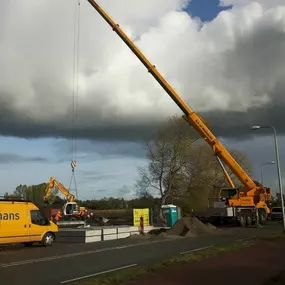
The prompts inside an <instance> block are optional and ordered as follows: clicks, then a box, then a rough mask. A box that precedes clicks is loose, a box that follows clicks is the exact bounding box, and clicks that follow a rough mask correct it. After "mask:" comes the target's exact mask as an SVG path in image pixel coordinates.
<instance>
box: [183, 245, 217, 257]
mask: <svg viewBox="0 0 285 285" xmlns="http://www.w3.org/2000/svg"><path fill="white" fill-rule="evenodd" d="M211 247H213V245H210V246H206V247H200V248H195V249H191V250H187V251H183V252H181V253H180V254H181V255H183V254H186V253H191V252H196V251H201V250H204V249H208V248H211Z"/></svg>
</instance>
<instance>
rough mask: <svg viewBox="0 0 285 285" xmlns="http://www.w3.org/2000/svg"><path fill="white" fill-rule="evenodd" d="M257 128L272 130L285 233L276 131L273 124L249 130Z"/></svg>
mask: <svg viewBox="0 0 285 285" xmlns="http://www.w3.org/2000/svg"><path fill="white" fill-rule="evenodd" d="M259 129H272V130H273V135H274V143H275V154H276V166H277V175H278V184H279V192H280V199H281V207H282V221H283V232H284V233H285V213H284V200H283V189H282V178H281V170H280V160H279V149H278V141H277V133H276V129H275V128H274V127H273V126H252V127H251V130H259Z"/></svg>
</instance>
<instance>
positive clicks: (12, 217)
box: [0, 202, 29, 244]
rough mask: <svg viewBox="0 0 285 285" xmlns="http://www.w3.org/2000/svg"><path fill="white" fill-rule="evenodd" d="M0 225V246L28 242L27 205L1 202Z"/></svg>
mask: <svg viewBox="0 0 285 285" xmlns="http://www.w3.org/2000/svg"><path fill="white" fill-rule="evenodd" d="M0 225H1V226H0V244H4V243H18V242H28V241H29V224H28V204H27V203H17V202H15V203H13V202H1V203H0Z"/></svg>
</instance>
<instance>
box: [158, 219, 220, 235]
mask: <svg viewBox="0 0 285 285" xmlns="http://www.w3.org/2000/svg"><path fill="white" fill-rule="evenodd" d="M215 231H216V227H215V226H213V225H211V224H204V223H202V222H201V221H200V220H198V219H197V218H195V217H187V218H182V219H180V220H178V221H177V222H176V224H175V225H174V226H173V227H172V228H171V229H169V230H168V231H166V232H165V233H163V235H176V236H177V235H178V236H184V237H195V236H198V235H201V234H211V233H214V232H215Z"/></svg>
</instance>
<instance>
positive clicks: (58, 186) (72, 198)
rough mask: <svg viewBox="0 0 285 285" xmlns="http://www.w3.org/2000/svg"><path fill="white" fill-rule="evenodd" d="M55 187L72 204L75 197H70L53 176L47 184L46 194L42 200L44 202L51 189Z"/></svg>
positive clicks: (67, 191)
mask: <svg viewBox="0 0 285 285" xmlns="http://www.w3.org/2000/svg"><path fill="white" fill-rule="evenodd" d="M54 186H56V187H57V188H58V190H59V191H60V192H61V193H62V194H63V195H64V196H65V197H66V198H67V200H68V202H74V201H75V197H74V195H72V194H71V193H70V192H69V190H68V189H66V188H65V187H64V186H63V185H62V184H61V183H60V182H58V181H57V180H56V179H55V178H54V177H53V176H52V177H51V178H50V180H49V183H48V184H47V188H46V194H45V197H44V200H45V201H46V200H47V199H48V198H49V197H50V195H51V192H52V189H53V187H54Z"/></svg>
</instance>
